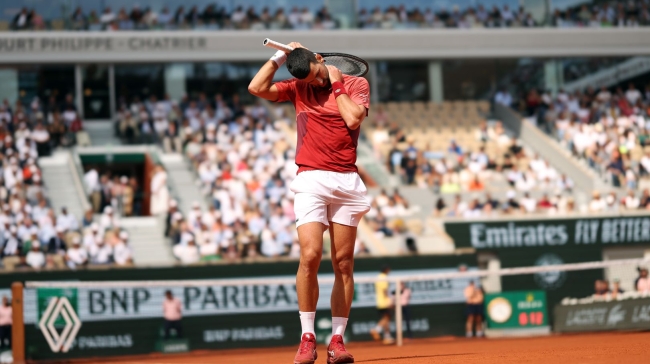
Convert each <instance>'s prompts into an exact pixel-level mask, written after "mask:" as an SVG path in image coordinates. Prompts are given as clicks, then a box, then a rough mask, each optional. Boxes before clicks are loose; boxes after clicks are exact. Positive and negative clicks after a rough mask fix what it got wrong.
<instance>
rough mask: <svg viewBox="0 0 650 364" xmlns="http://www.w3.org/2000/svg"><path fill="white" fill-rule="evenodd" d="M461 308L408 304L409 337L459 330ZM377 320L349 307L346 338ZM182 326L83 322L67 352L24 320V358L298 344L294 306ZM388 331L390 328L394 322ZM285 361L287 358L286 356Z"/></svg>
mask: <svg viewBox="0 0 650 364" xmlns="http://www.w3.org/2000/svg"><path fill="white" fill-rule="evenodd" d="M464 310H465V305H464V304H463V303H454V304H439V305H435V306H431V305H413V306H411V319H410V321H409V323H410V327H411V331H412V334H413V337H414V338H424V337H431V336H439V335H445V336H446V335H459V336H460V335H463V332H464V331H463V330H464V321H465V315H464V312H465V311H464ZM330 319H331V312H330V311H329V310H318V311H317V314H316V322H317V325H318V327H317V331H318V334H319V336H320V337H319V342H320V343H322V342H323V341H324V340H326V337H327V336H328V334H331V328H330V329H327V327H328V325H327V321H329V320H330ZM377 320H378V316H377V310H376V309H375V308H374V307H366V308H353V309H352V311H351V312H350V321H349V322H348V326H347V329H346V339H347V340H348V341H350V342H353V341H367V340H372V338H371V336H370V333H369V332H370V329H371V328H373V327H375V325H376V324H377ZM181 326H182V328H183V330H182V337H175V338H173V339H171V340H163V330H162V328H163V319H162V317H158V318H146V319H136V320H109V321H94V322H84V323H83V326H82V327H81V329H80V330H79V332H78V334H77V335H76V337H75V339H74V342H72V345H71V347H70V350H69V351H67V352H62V351H59V352H53V351H52V350H50V348H49V347H48V342H47V341H46V339H45V338H44V336H43V334H42V332H41V331H40V330H39V329H38V327H36V326H35V325H25V343H26V356H27V359H28V360H67V359H74V358H92V357H105V356H120V355H138V354H148V353H152V352H178V351H185V350H187V349H189V350H219V349H233V348H262V347H274V346H291V345H296V347H297V345H298V343H299V340H300V320H299V317H298V312H297V311H293V312H266V313H257V314H236V315H210V316H191V317H183V318H182V319H181ZM405 327H406V326H405ZM391 330H392V331H394V330H395V325H394V322H393V323H391ZM289 360H291V358H287V361H289ZM163 361H164V360H163Z"/></svg>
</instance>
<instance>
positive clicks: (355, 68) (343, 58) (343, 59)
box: [262, 38, 368, 77]
mask: <svg viewBox="0 0 650 364" xmlns="http://www.w3.org/2000/svg"><path fill="white" fill-rule="evenodd" d="M262 44H263V45H264V46H265V47H269V48H273V49H277V50H280V51H285V52H291V51H292V50H293V48H291V47H289V46H288V45H286V44H282V43H280V42H276V41H274V40H271V39H269V38H266V39H264V42H263V43H262ZM316 53H318V54H320V55H321V57H323V59H324V60H325V63H327V64H330V65H332V66H334V67H336V68H338V69H340V70H341V72H342V73H345V74H346V75H350V76H357V77H362V76H364V75H365V74H366V73H368V62H366V61H365V60H364V59H361V58H359V57H357V56H353V55H351V54H345V53H320V52H316Z"/></svg>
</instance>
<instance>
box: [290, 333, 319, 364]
mask: <svg viewBox="0 0 650 364" xmlns="http://www.w3.org/2000/svg"><path fill="white" fill-rule="evenodd" d="M316 358H318V354H316V337H314V334H310V333H305V334H302V339H301V340H300V347H299V348H298V352H297V353H296V357H295V358H293V364H314V362H315V361H316Z"/></svg>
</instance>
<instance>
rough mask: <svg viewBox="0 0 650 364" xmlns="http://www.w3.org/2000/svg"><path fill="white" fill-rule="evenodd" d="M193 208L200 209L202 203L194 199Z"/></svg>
mask: <svg viewBox="0 0 650 364" xmlns="http://www.w3.org/2000/svg"><path fill="white" fill-rule="evenodd" d="M192 208H193V209H200V208H201V204H199V201H194V202H192Z"/></svg>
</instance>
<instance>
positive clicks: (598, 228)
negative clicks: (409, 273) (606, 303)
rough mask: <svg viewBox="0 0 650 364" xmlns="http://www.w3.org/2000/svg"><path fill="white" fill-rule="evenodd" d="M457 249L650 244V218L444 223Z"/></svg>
mask: <svg viewBox="0 0 650 364" xmlns="http://www.w3.org/2000/svg"><path fill="white" fill-rule="evenodd" d="M445 231H446V232H447V234H449V236H451V238H452V239H453V240H454V243H455V244H456V248H464V247H470V248H475V249H513V250H515V249H517V250H524V249H529V248H533V247H548V248H554V249H556V248H557V249H560V248H569V247H582V248H588V247H607V246H616V245H629V244H650V216H620V215H616V216H609V217H598V218H588V217H585V218H567V219H515V220H506V221H504V220H498V221H495V220H487V221H476V220H471V221H468V220H463V221H457V222H456V221H445Z"/></svg>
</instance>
